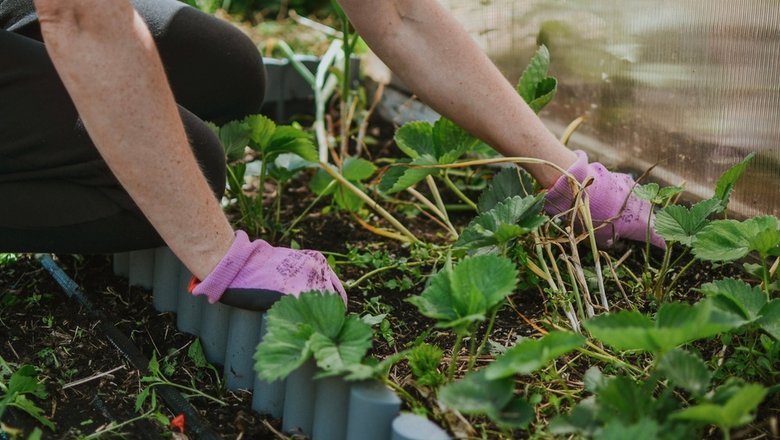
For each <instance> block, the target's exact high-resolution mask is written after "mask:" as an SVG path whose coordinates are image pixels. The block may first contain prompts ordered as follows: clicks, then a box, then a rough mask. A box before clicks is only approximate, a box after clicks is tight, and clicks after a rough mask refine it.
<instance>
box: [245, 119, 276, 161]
mask: <svg viewBox="0 0 780 440" xmlns="http://www.w3.org/2000/svg"><path fill="white" fill-rule="evenodd" d="M242 124H243V125H244V126H245V127H246V128H247V129H248V132H249V146H250V147H252V149H253V150H255V151H261V152H264V151H265V149H266V148H267V147H268V144H269V142H270V141H271V137H272V136H273V135H274V132H275V131H276V124H275V123H274V121H272V120H270V119H268V118H267V117H265V116H263V115H249V116H247V117H246V118H245V119H244V120H243V121H242Z"/></svg>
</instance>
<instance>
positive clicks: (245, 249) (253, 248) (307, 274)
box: [190, 231, 347, 310]
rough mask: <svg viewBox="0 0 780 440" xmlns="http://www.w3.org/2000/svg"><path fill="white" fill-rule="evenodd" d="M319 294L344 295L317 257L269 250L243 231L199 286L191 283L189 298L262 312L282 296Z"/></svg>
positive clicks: (338, 284)
mask: <svg viewBox="0 0 780 440" xmlns="http://www.w3.org/2000/svg"><path fill="white" fill-rule="evenodd" d="M310 290H321V291H327V292H332V293H338V294H339V295H341V298H342V299H343V300H344V303H345V304H346V303H347V293H346V292H345V291H344V287H342V285H341V282H340V281H339V279H338V277H336V274H335V273H333V271H332V270H331V268H330V266H328V262H327V261H326V260H325V257H323V256H322V254H321V253H319V252H316V251H310V250H301V251H296V250H293V249H287V248H281V247H273V246H271V245H270V244H268V243H267V242H265V241H263V240H255V241H252V242H250V241H249V237H248V236H247V235H246V233H245V232H244V231H236V238H235V241H233V244H232V245H231V246H230V249H229V250H228V252H227V254H225V256H224V257H223V258H222V261H220V262H219V264H217V267H216V268H214V270H212V271H211V273H210V274H209V275H208V276H207V277H206V279H204V280H203V281H202V282H197V280H195V282H193V283H192V284H191V285H190V291H191V292H192V294H193V295H205V296H206V297H208V300H209V302H210V303H212V304H214V303H215V302H217V301H220V302H222V303H224V304H227V305H232V306H236V307H241V308H246V309H252V310H264V309H267V308H269V307H270V306H271V305H273V303H274V302H275V301H276V300H278V299H279V298H281V297H282V296H283V295H295V296H298V295H299V294H300V293H301V292H307V291H310Z"/></svg>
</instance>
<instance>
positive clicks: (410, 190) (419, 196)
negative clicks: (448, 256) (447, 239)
mask: <svg viewBox="0 0 780 440" xmlns="http://www.w3.org/2000/svg"><path fill="white" fill-rule="evenodd" d="M429 177H430V176H429ZM406 192H408V193H409V194H411V195H412V196H413V197H414V198H415V199H417V200H419V201H420V203H422V204H423V205H425V207H427V208H428V209H430V210H431V212H433V213H434V214H436V216H437V217H439V218H440V219H441V221H443V222H444V226H446V227H447V230H449V232H450V234H452V236H453V237H455V239H456V240H457V239H458V231H456V230H455V227H454V226H453V225H452V223H451V222H450V219H449V217H447V211H446V209H443V210H442V209H440V208H444V205H441V206H440V207H437V206H436V205H434V204H433V202H431V201H430V200H428V198H427V197H425V196H424V195H422V194H421V193H420V192H419V191H417V190H416V189H414V188H412V187H409V188H406ZM437 203H438V201H437Z"/></svg>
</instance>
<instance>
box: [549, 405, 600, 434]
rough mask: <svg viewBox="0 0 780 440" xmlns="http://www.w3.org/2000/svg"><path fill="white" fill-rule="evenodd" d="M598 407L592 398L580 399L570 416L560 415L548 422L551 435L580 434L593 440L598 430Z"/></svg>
mask: <svg viewBox="0 0 780 440" xmlns="http://www.w3.org/2000/svg"><path fill="white" fill-rule="evenodd" d="M598 411H599V408H598V405H596V399H595V398H594V397H593V396H590V397H587V398H585V399H582V400H581V401H580V402H579V403H578V404H577V406H575V407H574V409H573V410H572V411H571V414H567V415H561V416H557V417H555V418H553V419H552V420H551V421H550V433H552V434H558V435H561V434H574V433H578V434H582V435H584V436H586V437H587V438H594V437H595V434H596V432H597V431H598V429H599V422H598Z"/></svg>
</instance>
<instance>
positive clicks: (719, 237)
mask: <svg viewBox="0 0 780 440" xmlns="http://www.w3.org/2000/svg"><path fill="white" fill-rule="evenodd" d="M777 229H778V220H777V218H776V217H773V216H768V215H767V216H758V217H753V218H750V219H747V220H745V221H744V222H739V221H737V220H716V221H713V222H712V223H710V224H709V225H707V226H705V227H704V228H703V229H702V230H701V231H700V232H699V233H698V234H696V238H695V240H694V241H693V253H694V254H695V255H696V256H697V257H698V258H701V259H703V260H709V261H734V260H738V259H740V258H742V257H744V256H746V255H747V254H748V253H750V251H753V250H759V249H758V248H757V246H761V247H762V248H763V246H764V245H766V242H765V241H764V238H766V237H764V236H762V235H761V234H762V233H764V231H776V230H777ZM759 236H761V237H762V238H761V239H759V240H756V237H759ZM770 238H771V236H770ZM763 250H766V249H763ZM770 250H771V249H770Z"/></svg>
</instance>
